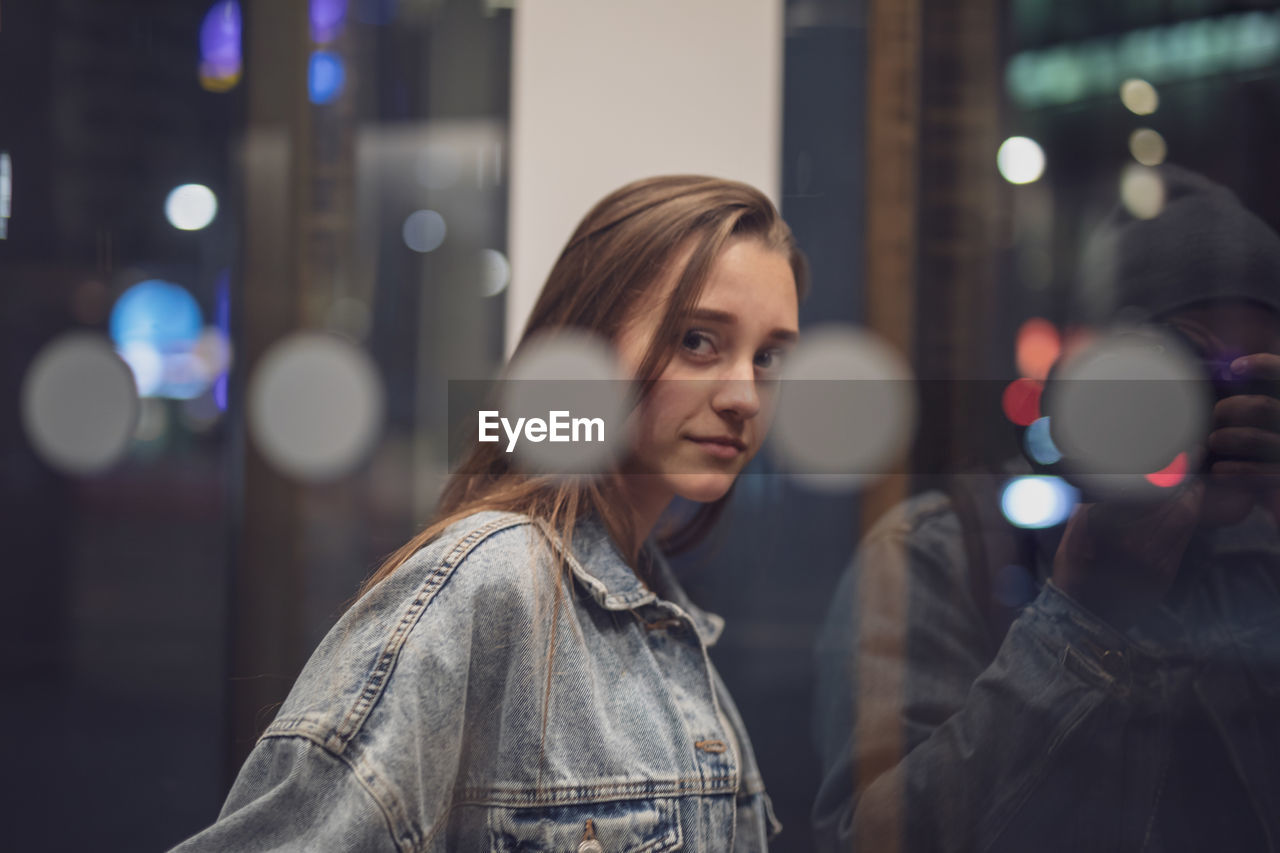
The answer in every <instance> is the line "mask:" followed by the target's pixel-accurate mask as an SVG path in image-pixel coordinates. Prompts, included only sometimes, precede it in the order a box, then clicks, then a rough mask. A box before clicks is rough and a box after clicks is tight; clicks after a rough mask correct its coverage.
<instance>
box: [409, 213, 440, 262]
mask: <svg viewBox="0 0 1280 853" xmlns="http://www.w3.org/2000/svg"><path fill="white" fill-rule="evenodd" d="M447 230H448V229H446V228H445V224H444V217H443V216H441V215H440V214H438V213H436V212H435V211H434V210H415V211H414V212H413V213H410V214H409V215H408V217H406V218H405V220H404V226H403V227H402V228H401V229H400V233H401V236H402V237H404V244H405V245H406V246H408V247H409V248H410V249H412V250H413V251H415V252H421V253H423V254H425V253H427V252H434V251H435V250H436V249H438V248H440V246H441V245H442V244H443V243H444V237H445V233H446V231H447Z"/></svg>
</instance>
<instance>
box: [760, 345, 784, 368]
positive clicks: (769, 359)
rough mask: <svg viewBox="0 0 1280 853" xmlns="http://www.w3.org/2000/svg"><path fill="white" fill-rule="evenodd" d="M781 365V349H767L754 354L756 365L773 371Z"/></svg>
mask: <svg viewBox="0 0 1280 853" xmlns="http://www.w3.org/2000/svg"><path fill="white" fill-rule="evenodd" d="M781 366H782V350H777V349H768V350H765V351H764V352H762V353H760V354H758V355H757V356H756V367H758V368H760V369H761V370H765V371H769V372H773V371H775V370H777V369H778V368H780V367H781Z"/></svg>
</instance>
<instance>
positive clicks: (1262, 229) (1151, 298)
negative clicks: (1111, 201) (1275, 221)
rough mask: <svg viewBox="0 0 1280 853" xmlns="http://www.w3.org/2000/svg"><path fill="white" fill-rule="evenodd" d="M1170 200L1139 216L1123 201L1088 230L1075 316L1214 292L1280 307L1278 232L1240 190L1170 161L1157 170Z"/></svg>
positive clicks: (1177, 304) (1109, 315)
mask: <svg viewBox="0 0 1280 853" xmlns="http://www.w3.org/2000/svg"><path fill="white" fill-rule="evenodd" d="M1152 171H1153V172H1154V173H1155V174H1156V175H1157V176H1158V177H1159V179H1160V182H1161V183H1162V184H1163V188H1164V205H1163V207H1162V208H1161V210H1160V212H1159V213H1158V214H1157V215H1156V216H1154V217H1152V218H1150V219H1139V218H1136V217H1135V216H1133V215H1132V214H1130V213H1129V212H1128V211H1127V210H1126V209H1125V208H1124V206H1123V205H1121V206H1118V207H1117V208H1116V209H1114V210H1112V212H1111V213H1110V214H1109V215H1108V216H1107V218H1106V219H1105V220H1104V221H1103V222H1102V224H1101V226H1099V228H1098V230H1097V231H1096V232H1095V233H1094V235H1093V236H1092V237H1091V238H1090V240H1089V242H1088V244H1087V246H1086V249H1085V252H1084V256H1083V258H1082V260H1081V266H1080V275H1079V287H1078V291H1077V297H1078V298H1077V300H1075V301H1076V307H1077V309H1078V314H1079V316H1078V317H1077V318H1075V319H1077V320H1078V321H1081V322H1085V323H1093V324H1103V323H1107V322H1110V321H1113V320H1127V321H1135V322H1136V321H1141V320H1147V319H1151V318H1154V317H1158V316H1160V315H1162V314H1166V313H1168V312H1170V311H1173V310H1176V309H1178V308H1184V307H1186V306H1188V305H1191V304H1193V303H1196V302H1202V301H1204V300H1209V299H1247V300H1252V301H1254V302H1259V303H1262V304H1264V305H1266V306H1268V307H1270V308H1272V309H1273V310H1275V311H1277V312H1280V235H1277V234H1276V232H1275V231H1274V230H1272V229H1271V227H1270V226H1268V225H1267V224H1266V223H1265V222H1263V221H1262V220H1261V219H1259V218H1258V217H1257V216H1255V215H1254V214H1252V213H1250V212H1249V211H1248V210H1247V209H1245V207H1244V205H1242V204H1241V203H1240V200H1239V199H1238V198H1237V197H1236V195H1235V193H1233V192H1231V190H1229V189H1227V188H1226V187H1223V186H1221V185H1219V184H1216V183H1214V182H1213V181H1210V180H1209V179H1208V178H1205V177H1203V176H1202V175H1198V174H1196V173H1194V172H1191V171H1188V170H1186V169H1183V168H1180V167H1178V166H1174V165H1171V164H1165V165H1162V166H1157V167H1155V168H1154V169H1153V170H1152Z"/></svg>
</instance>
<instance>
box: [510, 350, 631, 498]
mask: <svg viewBox="0 0 1280 853" xmlns="http://www.w3.org/2000/svg"><path fill="white" fill-rule="evenodd" d="M504 380H505V381H503V382H502V384H501V386H500V388H499V391H500V393H499V400H500V403H499V407H498V411H500V412H501V413H502V416H503V417H505V418H508V419H509V420H510V421H511V422H513V423H514V422H515V419H516V418H520V417H526V418H532V417H536V418H542V419H546V418H547V417H548V415H549V413H550V412H552V411H564V412H569V413H571V416H572V417H574V418H578V417H583V418H600V419H601V420H602V421H603V423H604V430H603V440H602V441H596V440H594V439H595V438H596V435H594V434H593V435H592V439H593V440H591V441H585V440H584V441H577V442H572V441H571V442H563V443H552V442H550V441H540V442H532V441H527V440H521V441H520V442H519V443H518V444H517V445H516V447H515V450H514V459H515V462H516V463H517V464H518V466H519V467H520V468H522V469H524V470H526V471H530V472H534V473H541V474H562V475H576V474H595V473H601V472H604V471H606V470H609V469H610V468H611V467H612V466H613V465H614V464H616V463H617V461H618V460H619V458H620V457H621V454H622V452H623V451H624V450H625V448H626V447H627V446H628V444H627V439H628V436H629V434H630V433H629V423H628V413H629V412H630V411H631V409H632V406H631V387H630V382H629V381H628V379H627V378H626V376H625V374H624V373H623V371H622V368H621V366H620V365H619V363H618V360H617V356H616V354H615V352H614V349H613V347H611V346H610V345H609V343H608V342H607V341H605V340H604V339H603V338H600V337H598V336H595V335H592V334H589V333H587V332H583V331H578V330H563V329H562V330H557V331H555V332H547V333H543V334H541V335H538V336H537V337H534V338H532V339H530V340H529V341H527V342H526V343H525V344H524V346H522V347H521V349H520V351H519V352H518V353H517V354H516V356H515V357H514V358H513V359H512V362H511V365H510V367H509V368H508V369H507V372H506V374H505V376H504ZM504 440H505V439H504Z"/></svg>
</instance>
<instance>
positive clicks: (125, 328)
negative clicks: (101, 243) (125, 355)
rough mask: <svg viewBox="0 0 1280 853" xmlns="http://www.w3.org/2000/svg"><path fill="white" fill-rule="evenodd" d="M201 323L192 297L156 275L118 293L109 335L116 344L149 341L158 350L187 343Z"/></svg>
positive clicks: (198, 308) (196, 335)
mask: <svg viewBox="0 0 1280 853" xmlns="http://www.w3.org/2000/svg"><path fill="white" fill-rule="evenodd" d="M203 326H204V318H203V316H202V314H201V313H200V306H199V305H198V304H197V303H196V300H195V297H194V296H192V295H191V294H190V293H188V292H187V291H186V289H185V288H183V287H181V286H179V285H176V284H173V283H172V282H168V281H161V280H160V279H148V280H147V281H140V282H138V283H137V284H135V285H134V286H133V287H130V288H129V289H128V290H126V291H125V292H124V293H122V294H121V295H120V298H119V299H117V300H116V304H115V306H114V307H112V309H111V322H110V329H111V339H112V340H113V341H115V343H116V346H118V347H123V346H125V345H126V344H128V343H132V342H141V343H146V344H151V345H152V346H154V347H156V348H157V349H158V350H161V351H164V350H165V349H173V348H175V347H177V348H182V347H190V346H191V344H192V343H193V342H194V341H195V340H196V339H197V338H199V337H200V330H201V329H202V328H203Z"/></svg>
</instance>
